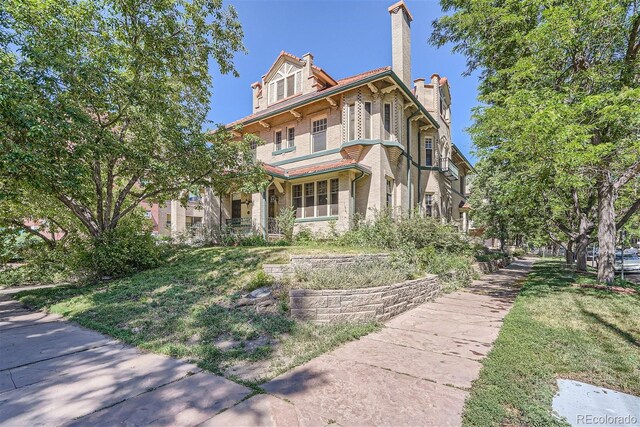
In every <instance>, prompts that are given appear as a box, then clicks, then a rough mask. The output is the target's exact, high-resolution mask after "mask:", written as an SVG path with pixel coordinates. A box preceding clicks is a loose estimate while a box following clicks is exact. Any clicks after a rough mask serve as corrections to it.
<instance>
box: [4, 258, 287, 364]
mask: <svg viewBox="0 0 640 427" xmlns="http://www.w3.org/2000/svg"><path fill="white" fill-rule="evenodd" d="M284 251H286V248H206V249H201V250H194V251H190V252H186V253H182V254H179V255H178V256H177V257H176V258H175V259H174V260H173V262H171V263H169V264H167V265H165V266H162V267H159V268H156V269H153V270H147V271H144V272H140V273H138V274H135V275H133V276H130V277H126V278H122V279H118V280H114V281H111V282H101V283H94V284H89V285H86V286H65V287H60V288H55V289H54V288H51V289H39V290H31V291H25V292H22V293H20V294H18V295H17V297H18V298H19V299H20V301H21V302H23V303H26V304H27V305H29V306H31V307H34V308H47V309H50V310H52V311H54V312H57V313H60V314H62V315H64V316H65V317H66V318H68V319H69V320H72V321H75V322H77V323H79V324H81V325H83V326H86V327H89V328H92V329H95V330H98V331H100V332H102V333H105V334H108V335H110V336H112V337H115V338H117V339H120V340H122V341H124V342H127V343H129V344H133V345H137V346H140V347H141V348H145V349H148V350H151V351H157V352H161V353H164V354H167V355H170V356H173V357H181V358H187V359H192V360H196V361H198V362H199V363H200V364H201V365H202V366H204V367H206V368H207V369H210V370H213V371H218V369H217V367H218V366H219V365H220V364H221V363H222V362H224V361H229V360H234V359H245V360H246V359H249V360H251V359H260V358H266V357H267V356H268V353H269V349H268V348H259V349H251V351H244V349H243V348H242V347H243V345H241V348H240V349H237V348H236V349H233V350H232V351H229V352H224V351H221V350H219V349H218V348H216V347H215V341H216V340H217V339H218V338H220V337H230V338H231V339H234V340H238V341H240V342H241V344H244V342H245V341H247V340H253V339H256V338H258V337H263V336H267V337H270V338H274V337H277V336H279V335H281V334H286V333H289V332H290V331H291V328H292V324H293V321H291V320H290V319H288V318H287V317H286V316H285V315H284V313H274V314H258V313H256V312H255V311H254V310H251V309H240V308H229V307H232V304H229V302H230V300H231V299H232V298H233V296H234V294H237V293H238V292H241V291H242V289H243V287H244V285H245V284H246V281H247V279H248V278H249V277H251V274H252V273H254V272H256V271H258V269H259V267H260V265H261V264H262V263H263V262H264V261H265V260H267V259H270V258H272V257H273V256H274V254H275V256H278V255H279V254H281V253H283V252H284ZM262 347H264V346H262ZM253 350H258V351H257V352H256V351H253Z"/></svg>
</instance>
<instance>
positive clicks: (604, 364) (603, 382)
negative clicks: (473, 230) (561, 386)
mask: <svg viewBox="0 0 640 427" xmlns="http://www.w3.org/2000/svg"><path fill="white" fill-rule="evenodd" d="M590 282H594V281H593V279H591V278H588V277H585V276H580V277H576V275H575V274H573V273H571V272H568V271H566V270H565V269H564V267H563V264H562V262H560V261H539V262H537V263H536V264H535V265H534V267H533V270H532V272H531V273H530V274H529V276H528V277H527V280H526V281H525V282H524V286H523V288H522V291H521V292H520V295H519V296H518V299H517V300H516V302H515V305H514V306H513V308H512V309H511V311H510V312H509V314H508V315H507V317H506V318H505V321H504V325H503V327H502V330H501V331H500V335H499V337H498V339H497V340H496V342H495V345H494V348H493V350H492V351H491V352H490V353H489V357H488V358H487V359H485V361H484V362H483V368H482V370H481V372H480V377H479V379H478V380H477V381H475V382H474V384H473V388H472V390H471V395H470V398H469V399H468V401H467V403H466V407H465V412H464V425H467V426H505V425H507V426H511V425H532V426H548V425H556V424H558V425H564V424H562V423H561V422H559V421H558V420H556V419H555V418H554V417H553V416H552V414H551V401H552V398H553V395H554V393H555V391H556V378H569V379H574V380H578V381H583V382H587V383H591V384H595V385H598V386H604V387H608V388H611V389H615V390H619V391H622V392H625V393H630V394H634V395H640V294H638V293H636V294H635V295H620V294H616V293H612V292H609V291H607V290H598V289H590V288H583V287H580V286H579V284H586V283H590ZM636 290H638V291H640V287H636Z"/></svg>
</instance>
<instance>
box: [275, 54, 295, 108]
mask: <svg viewBox="0 0 640 427" xmlns="http://www.w3.org/2000/svg"><path fill="white" fill-rule="evenodd" d="M300 92H302V69H301V68H297V67H295V66H294V65H293V64H290V63H288V62H285V63H284V64H282V66H281V67H280V69H279V70H278V72H277V73H276V74H275V76H273V79H271V82H269V104H272V103H274V102H277V101H280V100H281V99H284V98H288V97H290V96H293V95H295V94H296V93H300Z"/></svg>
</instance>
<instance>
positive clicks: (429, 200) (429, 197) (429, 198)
mask: <svg viewBox="0 0 640 427" xmlns="http://www.w3.org/2000/svg"><path fill="white" fill-rule="evenodd" d="M425 207H426V213H427V216H433V194H425Z"/></svg>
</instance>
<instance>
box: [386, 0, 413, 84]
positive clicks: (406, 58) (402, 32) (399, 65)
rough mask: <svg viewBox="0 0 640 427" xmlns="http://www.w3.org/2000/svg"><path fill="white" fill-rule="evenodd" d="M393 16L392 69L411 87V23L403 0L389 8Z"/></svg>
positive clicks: (409, 14)
mask: <svg viewBox="0 0 640 427" xmlns="http://www.w3.org/2000/svg"><path fill="white" fill-rule="evenodd" d="M389 13H390V14H391V67H392V68H393V71H394V72H395V73H396V75H397V76H398V77H400V80H402V82H403V83H404V84H405V85H406V86H407V87H408V88H410V87H411V21H413V17H412V16H411V12H409V9H408V8H407V5H406V4H405V3H404V1H403V0H400V1H399V2H398V3H396V4H394V5H392V6H390V7H389Z"/></svg>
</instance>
